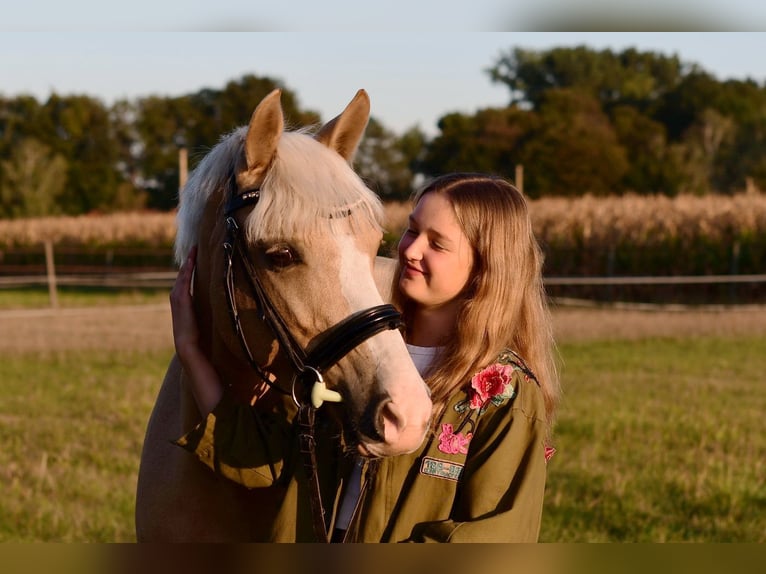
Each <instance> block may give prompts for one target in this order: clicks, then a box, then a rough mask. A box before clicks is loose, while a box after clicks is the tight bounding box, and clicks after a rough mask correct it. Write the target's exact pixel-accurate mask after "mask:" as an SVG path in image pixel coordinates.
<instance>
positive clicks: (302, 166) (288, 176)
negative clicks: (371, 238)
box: [246, 131, 383, 242]
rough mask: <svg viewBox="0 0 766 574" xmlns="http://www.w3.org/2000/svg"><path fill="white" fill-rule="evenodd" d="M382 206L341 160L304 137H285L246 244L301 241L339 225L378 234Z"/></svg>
mask: <svg viewBox="0 0 766 574" xmlns="http://www.w3.org/2000/svg"><path fill="white" fill-rule="evenodd" d="M382 218H383V207H382V204H381V201H380V198H379V197H378V196H377V195H376V194H375V193H373V192H372V191H371V190H370V189H369V188H368V187H367V186H366V185H365V184H364V182H363V181H362V180H361V178H360V177H359V176H358V175H357V174H356V173H355V172H354V171H353V170H352V169H351V168H350V167H349V165H348V164H347V163H346V161H345V160H344V159H343V158H342V157H341V156H340V155H338V154H337V153H335V152H334V151H332V150H330V149H328V148H327V147H325V146H324V145H323V144H321V143H319V142H318V141H316V140H315V139H314V138H313V137H311V136H310V135H308V134H307V133H306V132H303V131H300V132H285V133H284V134H283V135H282V137H281V138H280V142H279V147H278V148H277V155H276V157H275V158H274V162H273V163H272V165H271V168H270V169H269V171H268V173H267V175H266V178H265V180H264V182H263V185H262V186H261V199H260V201H259V202H258V205H257V207H256V209H254V210H253V212H252V213H251V214H250V216H249V217H248V220H247V222H246V226H247V237H248V240H249V241H251V242H254V241H257V240H259V239H267V238H289V237H297V236H302V235H303V236H305V235H307V234H309V233H311V232H313V231H317V230H319V231H322V230H324V229H326V228H329V229H330V230H334V229H335V228H336V224H338V223H344V224H346V223H350V224H351V225H352V226H372V227H373V228H375V229H377V230H380V229H381V223H382Z"/></svg>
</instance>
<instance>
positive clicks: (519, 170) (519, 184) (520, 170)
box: [515, 164, 524, 195]
mask: <svg viewBox="0 0 766 574" xmlns="http://www.w3.org/2000/svg"><path fill="white" fill-rule="evenodd" d="M515 184H516V189H518V190H519V191H520V192H521V193H522V195H523V194H524V166H523V165H521V164H517V165H516V181H515Z"/></svg>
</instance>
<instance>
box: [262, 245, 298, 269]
mask: <svg viewBox="0 0 766 574" xmlns="http://www.w3.org/2000/svg"><path fill="white" fill-rule="evenodd" d="M266 257H267V258H268V260H269V264H271V266H272V267H274V268H276V269H285V268H286V267H290V266H291V265H295V264H296V263H298V254H297V253H296V252H295V250H294V249H293V248H292V247H290V246H289V245H277V246H275V247H272V248H271V249H269V250H268V251H266Z"/></svg>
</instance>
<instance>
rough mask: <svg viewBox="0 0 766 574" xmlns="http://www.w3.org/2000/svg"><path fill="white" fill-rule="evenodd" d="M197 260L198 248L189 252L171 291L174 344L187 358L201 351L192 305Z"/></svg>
mask: <svg viewBox="0 0 766 574" xmlns="http://www.w3.org/2000/svg"><path fill="white" fill-rule="evenodd" d="M196 260H197V247H196V246H194V247H192V248H191V250H190V251H189V255H188V256H187V257H186V261H184V262H183V264H182V265H181V268H180V269H179V270H178V275H177V276H176V281H175V284H174V285H173V289H172V290H171V291H170V311H171V314H172V316H173V342H174V343H175V347H176V353H177V354H178V356H179V358H181V360H183V358H184V357H185V356H188V355H189V354H193V353H195V352H197V351H198V350H199V328H198V327H197V317H196V316H195V314H194V306H193V304H192V295H191V283H192V277H193V274H194V266H195V264H196Z"/></svg>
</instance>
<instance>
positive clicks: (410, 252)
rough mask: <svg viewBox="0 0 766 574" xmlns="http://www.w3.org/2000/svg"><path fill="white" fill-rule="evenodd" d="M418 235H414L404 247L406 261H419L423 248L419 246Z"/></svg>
mask: <svg viewBox="0 0 766 574" xmlns="http://www.w3.org/2000/svg"><path fill="white" fill-rule="evenodd" d="M419 239H420V237H419V236H418V237H415V238H414V239H413V240H412V241H410V243H409V245H407V246H406V247H405V249H404V258H405V259H406V260H407V261H420V259H422V257H423V250H422V248H421V246H420V241H419Z"/></svg>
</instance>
